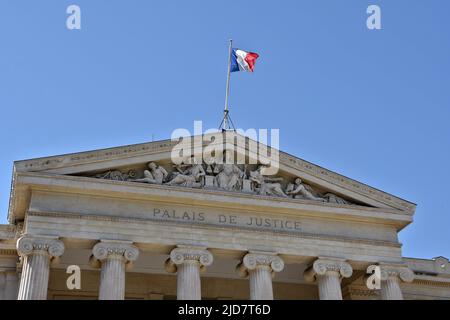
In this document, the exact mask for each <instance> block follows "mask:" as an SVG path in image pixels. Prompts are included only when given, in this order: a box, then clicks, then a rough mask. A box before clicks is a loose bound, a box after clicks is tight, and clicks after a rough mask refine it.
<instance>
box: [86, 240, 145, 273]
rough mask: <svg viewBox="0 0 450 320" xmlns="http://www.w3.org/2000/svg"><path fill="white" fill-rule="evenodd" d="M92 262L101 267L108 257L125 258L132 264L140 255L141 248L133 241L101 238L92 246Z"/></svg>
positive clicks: (127, 262)
mask: <svg viewBox="0 0 450 320" xmlns="http://www.w3.org/2000/svg"><path fill="white" fill-rule="evenodd" d="M92 255H93V256H92V258H91V264H92V265H93V266H94V267H99V266H100V262H101V261H103V260H106V259H123V260H124V262H125V263H126V264H130V263H132V262H133V261H135V260H136V259H137V258H138V257H139V249H138V248H137V247H136V246H134V245H133V243H132V242H131V241H116V240H101V241H100V242H99V243H97V244H96V245H95V246H94V247H93V248H92Z"/></svg>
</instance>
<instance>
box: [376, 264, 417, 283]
mask: <svg viewBox="0 0 450 320" xmlns="http://www.w3.org/2000/svg"><path fill="white" fill-rule="evenodd" d="M380 272H381V280H382V281H386V280H388V279H393V280H401V281H403V282H412V281H413V280H414V272H413V271H412V270H411V269H409V268H408V267H406V266H404V265H388V264H382V263H380Z"/></svg>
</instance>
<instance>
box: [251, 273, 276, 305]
mask: <svg viewBox="0 0 450 320" xmlns="http://www.w3.org/2000/svg"><path fill="white" fill-rule="evenodd" d="M248 273H249V278H250V299H251V300H273V288H272V273H271V269H270V268H269V267H264V266H258V267H256V269H254V270H249V271H248Z"/></svg>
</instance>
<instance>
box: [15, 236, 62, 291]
mask: <svg viewBox="0 0 450 320" xmlns="http://www.w3.org/2000/svg"><path fill="white" fill-rule="evenodd" d="M17 252H18V253H19V255H21V256H22V259H24V260H23V268H22V276H21V280H20V287H19V294H18V300H45V299H47V289H48V278H49V273H50V261H51V260H52V259H54V258H57V257H59V256H61V255H62V254H63V253H64V243H63V242H62V241H60V240H58V239H57V238H56V237H44V236H39V237H33V236H28V235H25V236H23V237H21V238H19V240H17Z"/></svg>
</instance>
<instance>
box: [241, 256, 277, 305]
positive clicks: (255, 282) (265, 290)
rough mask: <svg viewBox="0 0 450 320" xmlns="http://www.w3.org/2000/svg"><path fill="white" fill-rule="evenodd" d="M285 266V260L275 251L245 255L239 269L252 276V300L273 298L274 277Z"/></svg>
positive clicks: (242, 275) (243, 274)
mask: <svg viewBox="0 0 450 320" xmlns="http://www.w3.org/2000/svg"><path fill="white" fill-rule="evenodd" d="M283 268H284V262H283V260H282V259H281V258H280V257H279V256H277V255H275V254H273V253H262V252H258V253H257V252H251V253H248V254H246V255H245V256H244V258H243V259H242V262H241V264H239V265H238V267H237V271H238V273H239V275H240V276H241V277H247V276H248V277H249V278H250V299H251V300H273V288H272V277H273V276H274V275H275V272H280V271H282V270H283Z"/></svg>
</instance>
